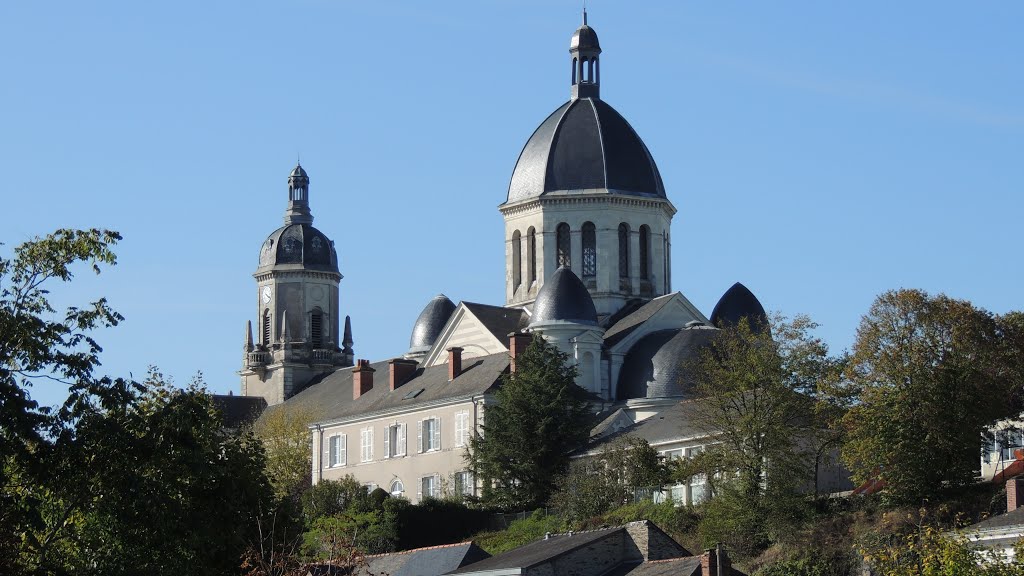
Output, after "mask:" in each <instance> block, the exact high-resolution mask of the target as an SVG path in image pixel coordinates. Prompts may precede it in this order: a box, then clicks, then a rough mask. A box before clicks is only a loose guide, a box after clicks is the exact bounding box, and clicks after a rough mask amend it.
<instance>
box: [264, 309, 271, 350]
mask: <svg viewBox="0 0 1024 576" xmlns="http://www.w3.org/2000/svg"><path fill="white" fill-rule="evenodd" d="M263 344H264V345H265V346H270V310H264V311H263Z"/></svg>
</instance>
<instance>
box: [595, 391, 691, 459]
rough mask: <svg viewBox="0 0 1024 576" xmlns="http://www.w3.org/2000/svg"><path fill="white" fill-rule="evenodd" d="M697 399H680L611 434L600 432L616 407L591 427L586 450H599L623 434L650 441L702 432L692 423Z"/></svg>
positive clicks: (654, 442)
mask: <svg viewBox="0 0 1024 576" xmlns="http://www.w3.org/2000/svg"><path fill="white" fill-rule="evenodd" d="M698 402H700V399H694V400H683V401H681V402H677V403H676V404H673V405H672V406H669V407H667V408H664V409H662V410H660V411H659V412H658V413H657V414H656V415H654V416H651V417H650V418H647V419H646V420H641V421H640V422H637V423H636V424H633V425H632V426H627V427H625V428H623V429H621V430H619V431H617V432H612V433H610V434H601V432H604V431H605V429H606V428H607V427H606V426H605V422H606V421H609V420H612V419H614V418H616V417H617V416H618V415H619V412H618V411H617V410H616V411H613V412H612V413H611V414H609V415H608V417H607V418H605V421H602V422H601V423H599V424H598V425H597V426H595V427H594V428H593V430H592V432H591V440H592V443H591V445H590V446H588V447H587V449H588V450H595V449H598V448H600V447H601V446H603V445H605V444H607V443H609V442H611V441H613V440H614V439H616V438H619V437H622V436H636V437H638V438H643V439H644V440H647V442H648V443H650V444H656V443H659V442H667V441H671V440H676V439H679V438H688V437H692V436H700V435H702V434H703V433H704V431H703V430H702V428H701V427H700V426H698V425H696V423H695V420H696V418H697V414H698V411H697V409H698Z"/></svg>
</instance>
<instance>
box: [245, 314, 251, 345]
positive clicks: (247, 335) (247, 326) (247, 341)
mask: <svg viewBox="0 0 1024 576" xmlns="http://www.w3.org/2000/svg"><path fill="white" fill-rule="evenodd" d="M252 349H253V345H252V320H246V321H245V351H246V352H252Z"/></svg>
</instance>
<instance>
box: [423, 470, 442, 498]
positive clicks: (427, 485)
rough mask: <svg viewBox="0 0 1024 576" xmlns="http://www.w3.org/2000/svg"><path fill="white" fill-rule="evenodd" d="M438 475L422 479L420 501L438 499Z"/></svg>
mask: <svg viewBox="0 0 1024 576" xmlns="http://www.w3.org/2000/svg"><path fill="white" fill-rule="evenodd" d="M437 484H438V482H437V475H436V474H434V475H433V476H424V477H422V478H420V494H419V496H420V500H423V499H424V498H436V497H437V496H438V493H437Z"/></svg>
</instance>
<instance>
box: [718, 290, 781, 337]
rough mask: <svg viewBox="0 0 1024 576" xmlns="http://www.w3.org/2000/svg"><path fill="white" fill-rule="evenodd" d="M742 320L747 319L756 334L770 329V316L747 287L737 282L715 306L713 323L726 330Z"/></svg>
mask: <svg viewBox="0 0 1024 576" xmlns="http://www.w3.org/2000/svg"><path fill="white" fill-rule="evenodd" d="M742 318H747V320H748V321H749V322H750V327H751V328H753V329H754V331H755V332H759V331H760V330H761V328H768V327H769V323H768V314H766V313H765V311H764V307H762V306H761V303H760V302H759V301H758V300H757V297H756V296H754V293H753V292H751V291H750V290H748V289H747V287H746V286H744V285H743V284H740V283H739V282H737V283H735V284H733V285H732V287H731V288H729V289H728V290H726V292H725V294H723V295H722V298H721V299H720V300H719V301H718V304H715V309H714V311H712V312H711V323H712V324H714V325H715V326H717V327H719V328H725V327H726V326H734V325H736V324H738V323H739V321H740V320H741V319H742Z"/></svg>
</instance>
